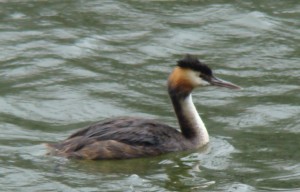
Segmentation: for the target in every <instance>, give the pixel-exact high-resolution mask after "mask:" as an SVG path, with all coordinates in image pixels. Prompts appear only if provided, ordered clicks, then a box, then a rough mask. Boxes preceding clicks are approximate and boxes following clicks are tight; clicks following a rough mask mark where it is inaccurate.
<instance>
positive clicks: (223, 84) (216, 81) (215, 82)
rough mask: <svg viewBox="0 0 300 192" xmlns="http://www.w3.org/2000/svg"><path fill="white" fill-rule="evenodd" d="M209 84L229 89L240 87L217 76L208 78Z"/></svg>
mask: <svg viewBox="0 0 300 192" xmlns="http://www.w3.org/2000/svg"><path fill="white" fill-rule="evenodd" d="M210 84H211V85H214V86H218V87H226V88H229V89H242V88H241V87H240V86H238V85H235V84H233V83H230V82H228V81H224V80H222V79H219V78H217V77H212V78H211V79H210Z"/></svg>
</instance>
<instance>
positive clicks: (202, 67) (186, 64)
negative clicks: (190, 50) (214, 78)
mask: <svg viewBox="0 0 300 192" xmlns="http://www.w3.org/2000/svg"><path fill="white" fill-rule="evenodd" d="M177 65H178V66H179V67H182V68H189V69H192V70H194V71H199V72H201V73H203V74H206V75H209V76H211V75H212V70H211V69H210V68H209V67H208V66H207V65H206V64H204V63H202V62H200V61H199V59H198V58H197V57H195V56H192V55H189V54H187V55H186V56H185V57H184V58H183V59H181V60H179V61H177Z"/></svg>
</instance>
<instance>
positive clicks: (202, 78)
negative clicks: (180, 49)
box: [168, 55, 241, 95]
mask: <svg viewBox="0 0 300 192" xmlns="http://www.w3.org/2000/svg"><path fill="white" fill-rule="evenodd" d="M209 85H213V86H218V87H226V88H230V89H241V87H239V86H237V85H235V84H233V83H230V82H228V81H224V80H222V79H219V78H217V77H215V76H214V75H213V72H212V70H211V69H210V68H209V67H208V66H207V65H206V64H204V63H202V62H200V61H199V60H198V59H197V58H196V57H194V56H191V55H186V56H185V57H184V58H183V59H181V60H179V61H178V62H177V66H176V67H175V69H174V70H173V72H172V73H171V75H170V76H169V80H168V86H169V92H170V93H177V94H184V95H187V94H189V93H190V92H191V91H192V90H193V89H194V88H196V87H200V86H209Z"/></svg>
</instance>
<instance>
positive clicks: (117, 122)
mask: <svg viewBox="0 0 300 192" xmlns="http://www.w3.org/2000/svg"><path fill="white" fill-rule="evenodd" d="M208 85H214V86H219V87H226V88H231V89H240V87H239V86H237V85H235V84H232V83H230V82H226V81H223V80H221V79H218V78H216V77H215V76H214V75H213V72H212V70H211V69H210V68H209V67H208V66H207V65H206V64H204V63H202V62H200V61H199V60H198V59H197V58H196V57H193V56H191V55H186V57H185V58H183V59H182V60H179V61H178V62H177V66H176V67H175V69H174V70H173V71H172V73H171V74H170V76H169V79H168V93H169V96H170V98H171V101H172V104H173V107H174V111H175V113H176V116H177V119H178V123H179V125H180V129H181V132H180V131H177V130H176V129H175V128H173V127H170V126H168V125H166V124H162V123H159V122H156V121H154V120H149V119H142V118H132V117H121V118H113V119H108V120H105V121H102V122H99V123H95V124H93V125H90V126H88V127H85V128H83V129H80V130H78V131H77V132H75V133H74V134H72V135H71V136H69V137H68V138H67V139H66V140H63V141H61V142H58V143H54V144H47V145H48V147H49V148H50V149H51V151H50V154H54V155H59V156H64V157H67V158H77V159H93V160H96V159H128V158H137V157H145V156H155V155H159V154H163V153H168V152H174V151H183V150H189V149H195V148H199V147H202V146H204V145H206V144H207V143H208V142H209V135H208V132H207V129H206V127H205V125H204V123H203V121H202V119H201V118H200V116H199V114H198V112H197V110H196V107H195V106H194V104H193V101H192V95H191V93H192V91H193V89H194V88H196V87H200V86H208Z"/></svg>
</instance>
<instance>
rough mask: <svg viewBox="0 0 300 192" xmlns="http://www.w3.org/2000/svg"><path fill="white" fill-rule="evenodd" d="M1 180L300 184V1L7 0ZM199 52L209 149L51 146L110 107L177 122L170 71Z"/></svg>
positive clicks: (40, 185) (16, 187)
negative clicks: (219, 84)
mask: <svg viewBox="0 0 300 192" xmlns="http://www.w3.org/2000/svg"><path fill="white" fill-rule="evenodd" d="M0 5H1V6H0V19H1V22H0V52H1V54H0V77H1V78H0V79H1V80H0V130H1V134H0V175H1V177H0V189H1V191H3V192H4V191H22V192H23V191H30V192H31V191H85V192H87V191H88V192H90V191H147V192H148V191H297V190H300V163H299V162H300V155H299V152H298V151H299V150H298V149H299V145H300V140H299V137H300V131H299V130H300V129H299V128H300V127H299V123H300V120H299V116H300V106H299V101H300V99H299V93H300V92H299V90H300V89H299V77H300V75H299V74H300V73H299V72H300V63H299V61H300V59H299V57H300V51H299V50H300V46H299V45H300V43H299V42H300V39H299V37H300V30H299V29H300V23H299V16H300V11H299V10H300V4H299V3H298V1H292V0H290V1H276V2H275V1H247V2H238V1H232V2H228V1H214V2H209V3H208V2H206V1H184V2H182V1H147V2H146V1H142V2H139V1H96V0H91V1H63V2H62V1H33V0H24V1H18V0H13V1H5V0H4V1H0ZM186 53H190V54H195V55H197V56H199V58H201V60H202V61H204V62H206V63H207V64H208V65H210V66H211V67H212V68H213V69H214V71H215V74H216V75H218V76H219V77H221V78H224V79H226V80H228V81H232V82H234V83H236V84H239V85H240V86H242V87H244V89H243V90H242V91H232V90H227V89H216V88H212V87H211V88H202V89H199V90H197V91H195V93H194V97H193V98H194V102H195V104H196V106H197V108H198V110H199V113H200V115H201V117H202V118H203V119H204V121H205V123H206V126H207V128H208V129H209V133H210V138H211V142H210V144H209V145H208V146H207V147H205V148H204V149H199V150H196V151H189V152H180V153H172V154H167V155H162V156H159V157H153V158H141V159H134V160H126V161H98V162H94V161H68V160H65V159H61V158H58V157H51V156H45V153H46V149H45V147H44V145H43V143H45V142H56V141H59V140H62V139H64V138H65V137H67V136H68V135H69V134H70V133H72V132H73V131H74V130H75V129H77V128H80V127H82V126H85V125H88V124H90V123H92V122H96V121H99V120H103V119H105V118H108V117H115V116H124V115H126V116H138V117H147V118H153V119H159V120H160V121H163V122H166V123H168V124H170V125H173V126H175V127H177V122H176V119H175V117H174V114H173V110H172V107H171V103H170V101H169V99H168V96H167V93H166V78H167V77H168V74H169V73H170V71H171V70H172V67H173V66H174V65H175V64H176V61H177V60H178V59H180V58H182V57H183V55H184V54H186Z"/></svg>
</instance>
